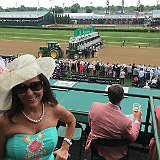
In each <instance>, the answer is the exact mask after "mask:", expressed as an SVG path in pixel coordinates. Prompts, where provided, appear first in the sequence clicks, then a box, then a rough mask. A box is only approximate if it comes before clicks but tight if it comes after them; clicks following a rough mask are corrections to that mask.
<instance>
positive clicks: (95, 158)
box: [91, 138, 130, 160]
mask: <svg viewBox="0 0 160 160" xmlns="http://www.w3.org/2000/svg"><path fill="white" fill-rule="evenodd" d="M95 144H96V145H101V146H106V147H120V146H124V145H127V146H129V144H130V141H129V140H128V139H126V138H122V139H106V138H95V139H93V140H92V142H91V160H105V158H103V157H102V156H100V155H99V154H98V151H97V149H96V148H94V145H95ZM115 154H116V153H115ZM128 159H129V150H128V152H127V155H126V156H124V157H123V158H121V160H128Z"/></svg>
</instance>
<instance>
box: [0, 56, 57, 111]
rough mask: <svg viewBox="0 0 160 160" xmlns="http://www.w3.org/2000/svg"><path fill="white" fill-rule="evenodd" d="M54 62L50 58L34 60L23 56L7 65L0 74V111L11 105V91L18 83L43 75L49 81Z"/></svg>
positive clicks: (32, 57)
mask: <svg viewBox="0 0 160 160" xmlns="http://www.w3.org/2000/svg"><path fill="white" fill-rule="evenodd" d="M54 69H55V61H54V59H53V58H51V57H43V58H42V57H40V58H37V59H36V58H35V57H34V56H33V55H30V54H25V55H22V56H20V57H18V58H16V59H14V60H13V61H12V62H10V63H9V64H8V67H7V68H6V69H4V70H3V72H2V73H1V74H0V110H5V109H7V108H9V107H10V104H11V100H12V99H11V90H12V88H13V87H14V86H16V85H17V84H19V83H22V82H25V81H27V80H29V79H31V78H34V77H36V76H38V75H39V74H40V73H43V74H44V75H45V76H46V77H47V79H49V78H50V77H51V75H52V73H53V72H54Z"/></svg>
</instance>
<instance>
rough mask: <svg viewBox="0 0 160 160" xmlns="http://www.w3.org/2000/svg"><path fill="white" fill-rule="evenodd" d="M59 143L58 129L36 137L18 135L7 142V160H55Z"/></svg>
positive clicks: (46, 131) (38, 134)
mask: <svg viewBox="0 0 160 160" xmlns="http://www.w3.org/2000/svg"><path fill="white" fill-rule="evenodd" d="M57 141H58V134H57V129H56V127H51V128H47V129H44V130H42V131H40V132H39V133H36V134H34V135H29V134H16V135H14V136H12V137H10V138H8V139H7V141H6V150H5V158H4V159H5V160H54V159H55V158H54V155H53V154H52V152H53V151H54V149H55V147H56V145H57Z"/></svg>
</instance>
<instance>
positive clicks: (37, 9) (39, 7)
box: [37, 0, 40, 10]
mask: <svg viewBox="0 0 160 160" xmlns="http://www.w3.org/2000/svg"><path fill="white" fill-rule="evenodd" d="M39 8H40V6H39V0H38V7H37V10H38V9H39Z"/></svg>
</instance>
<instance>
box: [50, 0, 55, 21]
mask: <svg viewBox="0 0 160 160" xmlns="http://www.w3.org/2000/svg"><path fill="white" fill-rule="evenodd" d="M50 1H52V2H53V14H54V15H53V16H54V24H56V15H55V14H56V12H55V8H56V7H55V4H54V0H50Z"/></svg>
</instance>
